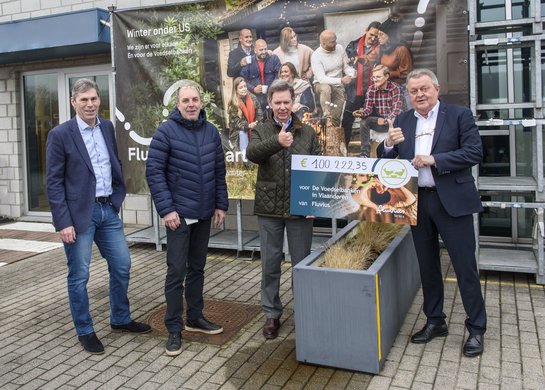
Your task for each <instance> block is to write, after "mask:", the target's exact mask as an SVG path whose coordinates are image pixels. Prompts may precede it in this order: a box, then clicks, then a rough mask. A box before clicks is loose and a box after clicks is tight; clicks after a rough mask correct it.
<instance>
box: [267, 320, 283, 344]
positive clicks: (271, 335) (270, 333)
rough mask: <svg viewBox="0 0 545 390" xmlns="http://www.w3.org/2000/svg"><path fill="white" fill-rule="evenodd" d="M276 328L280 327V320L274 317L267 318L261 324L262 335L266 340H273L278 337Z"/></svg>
mask: <svg viewBox="0 0 545 390" xmlns="http://www.w3.org/2000/svg"><path fill="white" fill-rule="evenodd" d="M278 329H280V320H279V319H276V318H267V319H266V320H265V325H263V336H264V337H265V338H266V339H267V340H274V339H275V338H277V337H278Z"/></svg>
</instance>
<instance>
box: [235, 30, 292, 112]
mask: <svg viewBox="0 0 545 390" xmlns="http://www.w3.org/2000/svg"><path fill="white" fill-rule="evenodd" d="M281 67H282V64H281V63H280V59H279V58H278V57H277V56H276V54H269V51H268V49H267V42H265V40H263V39H258V40H257V41H255V54H254V55H253V56H252V62H251V63H250V64H249V65H248V66H246V67H245V68H244V69H242V71H241V72H240V75H241V77H244V80H245V81H246V84H247V85H248V90H249V91H251V92H252V93H253V94H254V95H255V96H256V97H257V100H259V102H260V103H261V109H262V110H263V112H266V110H267V97H266V96H267V88H268V87H269V85H271V84H272V82H273V81H274V80H276V79H277V78H278V74H279V73H280V68H281Z"/></svg>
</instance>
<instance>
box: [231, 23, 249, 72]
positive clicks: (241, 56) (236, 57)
mask: <svg viewBox="0 0 545 390" xmlns="http://www.w3.org/2000/svg"><path fill="white" fill-rule="evenodd" d="M238 41H239V42H238V46H237V47H236V48H235V49H233V50H231V51H230V52H229V58H228V60H227V76H229V77H238V76H240V72H241V71H242V69H243V68H244V67H246V66H248V65H249V64H250V63H251V61H252V58H251V57H252V56H253V55H254V47H253V45H252V31H251V30H249V29H247V28H243V29H242V30H240V32H239V37H238Z"/></svg>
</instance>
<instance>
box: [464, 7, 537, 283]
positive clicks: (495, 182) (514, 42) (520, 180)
mask: <svg viewBox="0 0 545 390" xmlns="http://www.w3.org/2000/svg"><path fill="white" fill-rule="evenodd" d="M512 6H513V2H512V0H506V1H505V11H506V12H505V20H498V21H489V22H479V21H478V20H477V15H478V12H479V10H478V8H477V7H478V4H477V1H475V0H468V10H469V26H468V31H469V55H470V61H469V90H470V106H471V110H472V111H473V114H474V115H475V116H476V118H477V125H478V126H479V131H480V132H481V134H487V135H495V134H496V133H497V134H498V135H499V134H500V133H501V135H508V136H509V139H510V148H511V150H515V148H516V143H515V137H514V134H515V129H516V126H523V127H524V128H528V129H530V131H531V132H532V149H533V150H532V166H533V174H532V176H530V177H528V176H526V177H525V176H517V171H516V164H510V165H511V168H510V169H511V174H510V176H502V177H493V176H489V177H486V176H481V177H479V170H478V168H477V167H475V168H474V170H473V173H474V175H475V177H476V179H477V183H478V188H479V190H480V191H493V192H494V193H495V194H499V195H504V196H508V197H510V199H511V200H512V201H509V202H492V201H483V206H484V207H490V208H507V209H510V210H511V218H512V224H511V226H512V229H513V232H514V233H513V241H514V242H512V243H511V245H509V247H506V246H505V245H504V246H503V247H501V245H499V244H500V243H499V242H498V243H496V245H492V243H490V242H487V241H486V239H484V237H482V236H480V234H479V233H480V226H479V219H478V216H475V218H474V225H475V235H476V238H477V244H478V245H477V252H478V261H479V268H480V269H485V270H496V271H510V272H525V273H532V274H535V277H536V282H537V283H539V284H545V274H544V256H543V234H544V233H543V210H544V209H545V203H544V202H545V190H544V177H543V124H544V123H545V121H544V119H543V91H542V63H541V60H542V44H544V43H545V35H544V34H543V21H542V17H541V4H540V2H539V1H537V0H531V3H530V15H533V16H530V17H526V18H522V19H513V18H512ZM524 27H526V28H530V29H531V35H520V36H518V35H517V34H514V31H515V30H516V31H519V30H520V29H522V28H524ZM500 32H501V33H502V35H504V36H502V37H497V38H496V37H494V38H486V37H482V35H486V34H487V33H489V34H490V33H495V34H498V33H500ZM521 47H532V48H533V62H532V69H531V78H532V85H533V88H534V93H533V96H532V99H529V100H531V101H529V102H522V103H521V102H518V103H515V92H514V89H515V88H514V86H515V66H514V60H513V58H514V54H513V52H514V50H515V49H517V48H521ZM498 49H504V50H506V53H507V72H506V73H507V74H506V76H507V96H506V98H507V102H506V103H494V104H482V103H481V102H479V101H478V95H479V94H478V92H479V91H478V71H479V69H478V66H479V64H478V63H477V53H479V52H482V51H486V50H498ZM492 109H493V110H507V111H508V113H509V118H508V119H505V118H502V119H499V118H493V119H488V120H479V119H480V118H478V116H477V112H478V111H479V110H492ZM520 109H531V110H532V112H533V117H532V118H520V117H518V118H517V117H516V116H517V115H516V114H515V112H516V110H520ZM492 126H506V127H507V130H498V131H496V133H494V132H490V131H489V129H490V128H491V127H492ZM504 133H505V134H504ZM510 155H511V156H512V157H511V162H513V161H515V162H516V156H515V155H514V153H511V154H510ZM514 165H515V166H514ZM528 193H531V194H532V198H533V199H532V201H531V202H519V201H517V198H520V196H522V195H523V194H528ZM524 209H534V210H535V212H534V217H533V221H532V222H531V223H532V228H533V229H532V239H531V243H529V242H526V243H525V242H524V241H525V240H523V239H518V237H517V236H518V227H517V219H516V217H517V213H518V212H519V210H524ZM526 222H527V223H528V222H529V221H526ZM526 241H529V240H526ZM513 244H514V245H513ZM525 244H526V245H525ZM513 247H516V249H514V248H513Z"/></svg>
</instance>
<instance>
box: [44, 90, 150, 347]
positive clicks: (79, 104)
mask: <svg viewBox="0 0 545 390" xmlns="http://www.w3.org/2000/svg"><path fill="white" fill-rule="evenodd" d="M70 102H71V104H72V107H74V110H75V111H76V116H75V117H74V118H72V119H70V120H69V121H67V122H64V123H62V124H60V125H59V126H57V127H55V128H54V129H53V130H51V131H50V132H49V134H48V137H47V144H46V189H47V196H48V198H49V205H50V206H51V214H52V215H53V224H54V225H55V229H56V230H57V231H59V232H60V236H61V240H62V242H63V244H64V251H65V253H66V257H67V264H68V278H67V279H68V300H69V303H70V310H71V313H72V319H73V321H74V325H75V327H76V333H77V335H78V339H79V341H80V343H81V344H82V346H83V348H84V349H85V350H86V351H87V352H89V353H92V354H101V353H104V346H103V345H102V343H101V342H100V340H99V339H98V337H97V336H96V334H95V331H94V329H93V320H92V319H91V315H90V313H89V297H88V294H87V281H88V280H89V264H90V262H91V252H92V245H93V241H94V242H95V244H96V245H97V247H98V249H99V250H100V253H101V255H102V256H103V257H104V258H105V259H106V261H107V262H108V270H109V273H110V325H111V328H112V330H113V331H117V332H133V333H147V332H149V331H151V328H150V326H149V325H147V324H142V323H139V322H136V321H133V320H131V314H130V309H129V299H128V297H127V290H128V287H129V273H130V267H131V258H130V255H129V250H128V248H127V243H126V241H125V235H124V232H123V222H122V221H121V219H120V218H119V214H118V213H119V209H120V208H121V203H122V202H123V199H124V198H125V194H126V190H125V184H124V181H123V174H122V171H121V163H120V161H119V157H118V154H117V145H116V142H115V134H114V127H113V125H112V122H110V121H109V120H107V119H104V118H99V117H98V110H99V107H100V97H99V91H98V87H97V85H96V83H95V82H94V81H91V80H88V79H80V80H78V81H76V83H75V84H74V86H73V88H72V96H71V98H70Z"/></svg>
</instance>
